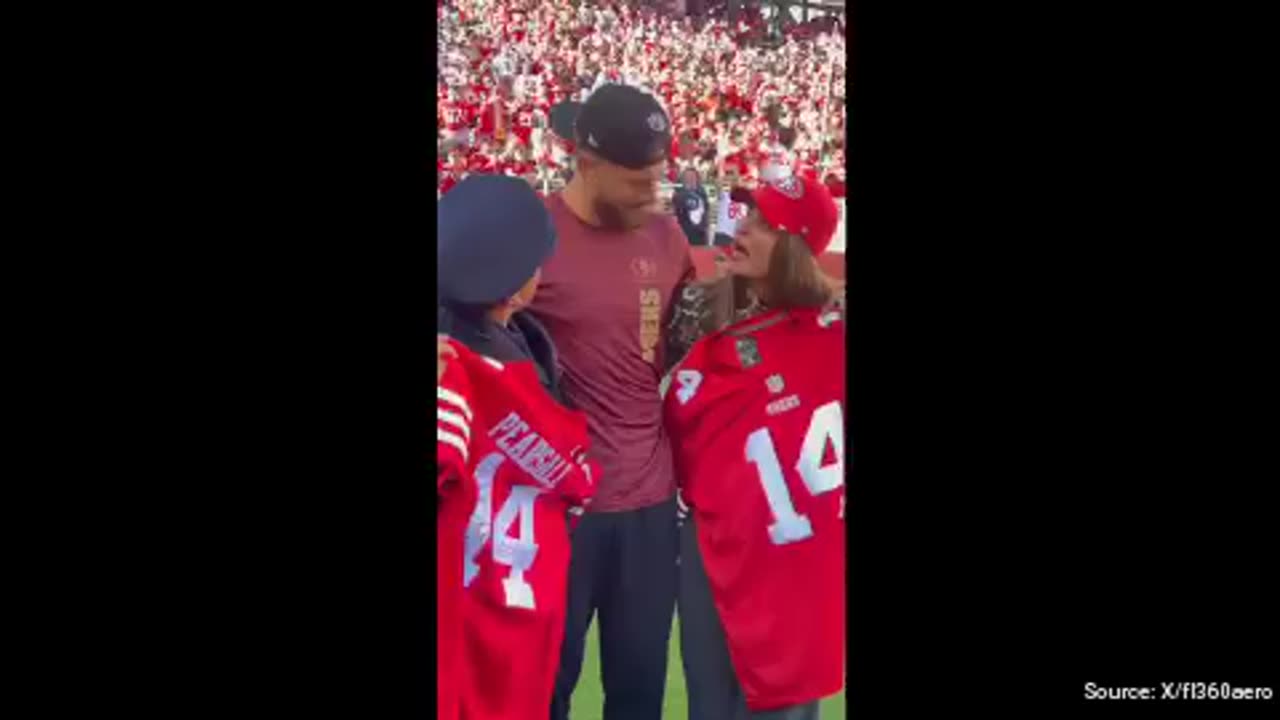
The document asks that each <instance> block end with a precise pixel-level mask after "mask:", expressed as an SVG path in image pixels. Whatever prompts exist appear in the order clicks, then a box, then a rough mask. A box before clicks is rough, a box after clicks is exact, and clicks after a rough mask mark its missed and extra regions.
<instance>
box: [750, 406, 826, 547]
mask: <svg viewBox="0 0 1280 720" xmlns="http://www.w3.org/2000/svg"><path fill="white" fill-rule="evenodd" d="M828 442H830V443H831V447H832V449H833V450H834V454H835V460H834V461H833V462H832V463H831V464H829V465H826V466H823V465H822V457H823V455H824V454H825V452H826V449H827V443H828ZM746 453H747V461H748V462H751V463H754V464H755V466H756V470H757V471H758V473H759V475H760V484H761V485H762V486H763V487H764V496H765V499H766V500H767V501H768V503H769V510H770V512H772V513H773V519H774V523H773V524H772V525H770V526H769V538H770V539H771V540H772V541H773V544H774V545H786V544H787V543H793V542H799V541H801V540H805V539H807V538H810V537H813V525H812V524H811V523H810V522H809V518H807V517H805V516H804V515H801V514H799V513H797V512H796V509H795V505H794V504H793V503H792V502H791V494H790V493H789V492H788V491H787V482H786V478H785V477H784V475H783V474H782V464H781V463H780V462H779V461H778V451H777V449H776V448H775V447H774V444H773V436H771V435H770V434H769V428H767V427H762V428H760V429H759V430H756V431H755V432H753V433H751V435H750V436H748V437H747V448H746ZM795 469H796V472H797V473H799V474H800V479H801V480H803V481H804V486H805V487H806V488H807V489H808V490H809V493H810V494H812V495H821V494H823V493H826V492H831V491H832V490H835V489H837V488H840V487H842V486H843V485H844V413H843V411H842V410H841V408H840V403H839V402H838V401H832V402H829V403H827V404H826V405H823V406H821V407H819V408H818V409H817V410H814V411H813V416H812V417H811V418H810V419H809V429H808V431H806V432H805V434H804V443H803V444H802V445H801V447H800V458H799V459H798V460H796V464H795ZM840 517H841V518H843V517H844V502H843V501H841V503H840Z"/></svg>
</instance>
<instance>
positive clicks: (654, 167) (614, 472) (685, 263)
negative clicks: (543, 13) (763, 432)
mask: <svg viewBox="0 0 1280 720" xmlns="http://www.w3.org/2000/svg"><path fill="white" fill-rule="evenodd" d="M552 128H553V130H555V132H556V133H557V134H558V135H560V136H561V137H562V138H564V139H566V140H570V141H572V142H573V146H574V160H575V172H574V175H573V179H572V180H570V181H569V184H568V185H567V186H566V187H565V189H564V191H563V192H561V193H559V194H557V195H553V196H552V197H550V198H548V199H547V201H546V202H547V209H548V210H549V211H550V213H551V218H552V222H553V223H554V224H555V227H556V234H557V237H558V242H559V247H558V248H557V250H556V252H555V253H554V254H553V255H552V256H551V258H550V259H549V260H548V261H547V262H546V263H545V264H544V265H543V274H542V284H541V287H540V289H539V291H538V297H537V300H536V301H535V302H534V303H533V305H532V306H531V307H530V311H531V312H532V313H533V314H534V315H536V316H537V317H538V319H539V320H541V321H542V323H543V324H544V326H545V327H546V328H547V330H548V331H549V332H550V334H551V337H552V338H554V339H555V341H556V346H557V348H558V350H559V361H560V366H561V368H562V369H563V371H564V374H563V376H562V377H563V392H564V395H565V398H566V401H567V402H569V403H571V404H572V405H573V406H574V407H575V408H577V409H580V410H582V411H583V412H584V413H586V415H587V420H588V427H589V429H590V433H591V447H592V450H591V452H590V455H591V457H592V459H594V460H595V461H597V462H598V463H600V466H601V475H600V482H599V485H598V487H597V489H596V495H595V498H594V499H593V501H592V504H591V507H590V508H589V509H588V511H587V513H586V514H585V515H584V516H583V517H582V519H581V520H580V522H579V524H578V527H577V529H576V530H575V531H574V535H573V555H572V559H571V564H570V570H569V603H568V614H567V620H566V628H565V638H564V646H563V650H562V652H561V658H560V674H559V677H558V679H557V683H556V693H555V698H554V700H553V703H552V711H551V718H552V720H567V718H568V716H569V698H570V696H571V695H572V694H573V689H574V687H575V686H576V685H577V682H578V676H579V674H580V672H581V670H582V659H583V647H584V641H585V638H586V633H587V628H588V626H589V625H590V624H591V620H592V616H593V615H597V613H598V617H599V623H600V655H601V658H600V666H601V675H602V677H601V680H602V684H603V686H604V695H605V698H604V708H603V717H604V720H660V719H661V717H662V699H663V693H664V690H665V683H666V670H667V653H668V640H669V638H670V634H671V625H672V618H673V615H674V612H675V592H676V556H677V552H678V548H679V536H678V534H677V529H676V505H675V476H674V468H673V466H672V457H671V447H670V444H669V442H668V439H667V436H666V433H665V432H664V430H663V427H662V405H661V396H660V393H659V389H658V386H659V382H660V380H661V378H662V376H663V375H664V374H665V373H666V370H667V368H668V367H669V365H670V362H671V361H674V360H677V359H678V358H667V357H664V355H665V352H664V343H663V337H662V328H664V327H667V325H668V323H667V318H668V315H669V313H670V309H671V307H672V305H673V302H672V301H673V300H674V299H675V298H678V297H679V295H678V293H679V292H680V288H681V286H682V285H684V284H685V283H688V282H689V281H691V280H692V279H693V275H694V270H693V262H692V258H691V257H690V253H689V243H688V241H687V240H686V239H685V236H684V233H683V232H682V231H681V229H680V226H679V225H678V224H677V223H676V220H675V218H674V217H672V216H671V215H669V214H662V213H660V212H659V203H658V183H659V182H660V181H661V180H662V178H663V177H664V176H665V173H666V167H667V162H668V154H669V152H670V148H671V126H670V120H669V119H668V116H667V113H666V112H665V111H664V110H663V109H662V106H661V105H660V104H659V103H658V101H657V99H656V98H654V97H653V96H652V95H649V94H647V93H645V92H643V91H641V90H638V89H636V88H632V87H627V86H624V85H612V84H606V85H602V86H600V87H599V88H598V89H597V90H596V91H595V92H594V93H592V94H591V96H590V97H589V98H587V100H586V102H585V103H583V104H581V105H578V104H573V105H569V106H564V107H560V108H558V109H557V110H554V111H553V112H552ZM455 192H456V191H455ZM588 711H589V712H591V713H599V712H601V709H600V708H598V707H596V708H589V709H588ZM594 717H601V716H600V715H598V714H597V715H594Z"/></svg>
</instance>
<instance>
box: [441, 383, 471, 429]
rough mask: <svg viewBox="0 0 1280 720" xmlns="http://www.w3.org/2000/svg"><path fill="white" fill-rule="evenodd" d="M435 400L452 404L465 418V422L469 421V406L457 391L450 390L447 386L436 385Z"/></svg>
mask: <svg viewBox="0 0 1280 720" xmlns="http://www.w3.org/2000/svg"><path fill="white" fill-rule="evenodd" d="M436 400H437V401H439V402H443V403H449V404H450V405H453V406H454V408H456V409H457V410H458V411H459V412H461V413H462V415H463V417H465V418H466V419H467V422H471V406H470V405H467V401H466V399H465V398H463V397H462V396H461V395H459V394H458V393H456V392H454V391H452V390H450V389H449V388H442V387H440V386H439V385H437V386H436Z"/></svg>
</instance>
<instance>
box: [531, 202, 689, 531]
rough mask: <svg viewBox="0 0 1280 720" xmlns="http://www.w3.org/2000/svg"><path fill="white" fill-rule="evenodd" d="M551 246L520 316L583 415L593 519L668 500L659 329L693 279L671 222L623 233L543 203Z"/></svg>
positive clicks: (664, 219) (670, 484)
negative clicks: (542, 333) (550, 349)
mask: <svg viewBox="0 0 1280 720" xmlns="http://www.w3.org/2000/svg"><path fill="white" fill-rule="evenodd" d="M546 203H547V209H548V210H549V211H550V212H551V219H552V221H553V222H554V223H555V227H556V233H557V235H558V236H559V244H558V246H557V248H556V252H555V254H554V255H553V256H552V257H551V259H550V260H548V261H547V262H546V264H545V265H543V266H542V282H541V284H539V286H538V294H537V296H536V297H535V298H534V301H533V306H532V307H531V308H530V310H531V311H532V312H533V314H534V315H535V316H536V317H537V318H538V320H540V321H542V323H543V325H545V326H546V328H547V331H548V332H550V334H551V339H552V340H554V341H555V344H556V350H557V351H558V352H559V357H560V369H561V371H562V373H563V374H562V376H561V383H562V384H561V387H562V389H563V390H564V394H565V397H566V398H567V399H568V401H569V402H570V403H571V404H572V405H574V406H575V407H577V408H578V409H580V410H582V411H583V412H584V413H586V415H587V426H588V429H589V431H590V434H591V450H590V455H591V457H592V459H594V460H596V461H597V462H599V463H600V471H601V476H600V486H599V487H598V488H597V489H596V496H595V499H594V500H593V501H592V502H591V505H590V506H589V507H588V509H589V510H591V511H593V512H616V511H619V510H634V509H637V508H643V507H648V506H650V505H655V504H657V503H660V502H662V501H664V500H666V499H668V498H670V497H671V496H672V495H673V494H674V493H675V476H674V474H673V470H672V465H671V445H670V443H669V442H668V440H667V434H666V431H665V430H664V429H663V427H662V397H661V396H660V395H659V392H658V384H659V382H660V381H661V379H662V372H663V369H664V368H665V366H664V365H663V342H662V328H664V327H666V325H667V319H668V314H669V313H670V310H671V305H672V301H673V300H674V299H675V297H677V296H676V293H677V292H678V290H677V287H678V286H679V285H681V284H683V283H685V282H688V281H689V280H691V279H692V278H693V274H694V271H693V261H692V259H691V258H690V255H689V243H688V241H687V240H686V239H685V236H684V233H682V232H681V231H680V226H679V225H678V224H677V223H676V220H675V218H674V217H671V216H662V215H658V216H655V217H654V218H653V219H652V220H651V221H650V222H649V224H648V225H646V226H644V227H642V228H640V229H638V230H632V231H627V232H614V231H607V230H601V229H600V228H596V227H592V226H591V225H588V224H586V223H584V222H583V221H581V220H579V219H578V217H577V216H576V215H574V214H573V212H572V211H571V210H569V207H568V206H567V205H565V202H564V200H563V199H561V197H560V196H559V195H553V196H552V197H550V198H548V199H547V200H546Z"/></svg>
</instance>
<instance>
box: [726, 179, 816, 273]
mask: <svg viewBox="0 0 1280 720" xmlns="http://www.w3.org/2000/svg"><path fill="white" fill-rule="evenodd" d="M731 198H732V200H733V201H734V202H738V203H744V204H746V205H748V206H749V207H754V208H755V209H757V210H759V211H760V217H762V218H763V219H764V221H765V223H766V224H767V225H769V227H771V228H774V229H775V230H781V231H783V232H788V233H791V234H792V235H799V236H800V237H801V238H803V239H804V242H805V244H806V245H808V246H809V250H810V251H812V252H813V256H814V257H818V256H819V255H821V254H822V253H824V252H826V251H827V248H828V247H829V246H830V245H831V238H832V237H833V236H834V235H835V232H836V227H837V226H838V225H839V224H840V212H839V210H838V209H837V208H836V203H835V200H832V199H831V192H830V191H829V190H828V189H827V187H826V186H825V185H823V184H822V183H820V182H818V181H817V180H816V179H813V178H807V177H803V176H798V175H789V176H787V177H784V178H779V179H777V180H774V181H772V182H768V183H765V184H763V185H761V186H760V187H759V188H757V189H756V190H747V189H745V188H738V189H736V190H734V191H733V193H732V194H731Z"/></svg>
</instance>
